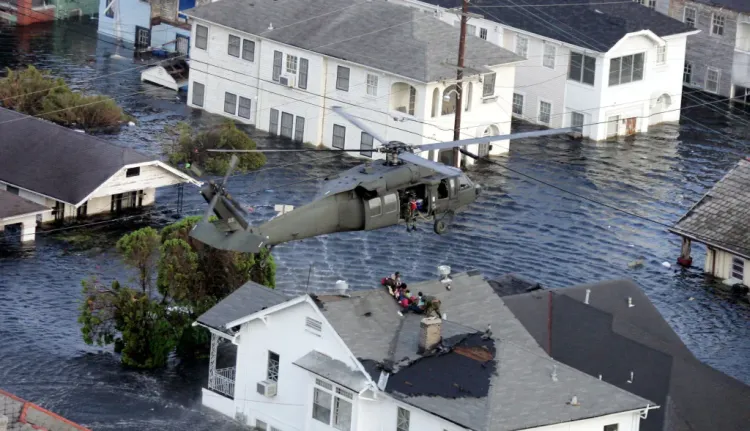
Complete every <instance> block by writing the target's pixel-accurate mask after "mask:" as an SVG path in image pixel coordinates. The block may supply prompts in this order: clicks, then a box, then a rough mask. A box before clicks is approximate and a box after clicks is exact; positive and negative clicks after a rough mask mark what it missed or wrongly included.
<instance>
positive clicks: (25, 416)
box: [0, 389, 91, 431]
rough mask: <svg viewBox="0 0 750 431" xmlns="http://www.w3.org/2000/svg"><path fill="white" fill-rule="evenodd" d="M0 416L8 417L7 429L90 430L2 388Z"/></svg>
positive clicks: (0, 393)
mask: <svg viewBox="0 0 750 431" xmlns="http://www.w3.org/2000/svg"><path fill="white" fill-rule="evenodd" d="M0 416H7V417H8V431H34V430H48V431H91V430H89V429H88V428H86V427H83V426H81V425H78V424H75V423H73V422H71V421H70V420H68V419H65V418H63V417H61V416H59V415H57V414H55V413H52V412H51V411H49V410H47V409H44V408H42V407H39V406H38V405H36V404H34V403H31V402H28V401H26V400H24V399H22V398H20V397H17V396H15V395H13V394H11V393H9V392H5V391H4V390H2V389H0Z"/></svg>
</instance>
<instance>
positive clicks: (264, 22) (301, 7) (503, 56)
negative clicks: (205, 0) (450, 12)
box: [184, 0, 522, 82]
mask: <svg viewBox="0 0 750 431" xmlns="http://www.w3.org/2000/svg"><path fill="white" fill-rule="evenodd" d="M321 11H333V12H335V13H333V14H321ZM184 13H185V14H186V15H189V16H191V17H195V18H198V19H202V20H206V21H209V22H213V23H216V24H220V25H223V26H226V27H229V28H233V29H237V30H239V31H242V32H245V33H250V34H254V35H259V36H262V37H264V38H268V39H271V40H274V41H277V42H281V43H284V44H287V45H291V46H296V47H299V48H302V49H307V50H310V51H314V52H318V53H320V54H324V55H328V56H331V57H335V58H339V59H343V60H347V61H351V62H354V63H358V64H363V65H366V66H370V67H373V68H376V69H380V70H383V71H386V72H391V73H394V74H398V75H401V76H405V77H408V78H412V79H415V80H417V81H420V82H433V81H437V80H440V79H443V78H452V77H455V74H456V68H455V67H451V66H450V65H449V64H450V63H454V62H455V61H456V60H455V57H456V52H458V42H459V40H458V39H459V37H458V35H459V33H458V31H459V29H457V28H455V27H453V26H451V25H450V24H447V23H444V22H440V21H438V20H436V19H434V18H433V17H432V16H430V15H429V14H424V13H422V12H420V11H418V10H415V9H412V8H408V7H405V6H401V5H396V4H392V3H388V2H385V1H373V2H361V1H360V2H355V1H354V0H316V1H310V0H283V1H277V0H222V1H220V2H215V3H210V4H207V5H203V6H200V7H197V8H194V9H190V10H188V11H185V12H184ZM271 24H273V27H274V28H275V30H268V28H269V26H270V25H271ZM287 26H288V27H287ZM384 29H387V31H383V30H384ZM520 60H522V59H521V57H519V56H517V55H516V54H514V53H512V52H510V51H508V50H506V49H503V48H501V47H499V46H497V45H494V44H492V43H490V42H487V41H484V40H481V39H479V38H470V39H469V40H467V44H466V61H465V65H466V66H467V67H469V68H472V69H477V70H479V71H482V72H486V71H489V70H488V69H487V68H486V67H485V66H488V65H489V66H493V65H499V64H505V63H511V62H516V61H520ZM454 64H455V63H454Z"/></svg>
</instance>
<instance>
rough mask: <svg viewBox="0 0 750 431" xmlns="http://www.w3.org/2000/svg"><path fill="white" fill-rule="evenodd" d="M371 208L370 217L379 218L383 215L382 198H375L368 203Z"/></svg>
mask: <svg viewBox="0 0 750 431" xmlns="http://www.w3.org/2000/svg"><path fill="white" fill-rule="evenodd" d="M367 204H368V205H369V206H370V216H371V217H377V216H379V215H381V214H383V208H382V207H381V206H380V198H374V199H370V200H369V201H367Z"/></svg>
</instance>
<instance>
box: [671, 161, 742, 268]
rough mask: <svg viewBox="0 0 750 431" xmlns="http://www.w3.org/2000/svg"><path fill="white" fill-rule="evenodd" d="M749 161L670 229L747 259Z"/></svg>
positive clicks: (722, 181)
mask: <svg viewBox="0 0 750 431" xmlns="http://www.w3.org/2000/svg"><path fill="white" fill-rule="evenodd" d="M748 224H750V160H740V161H739V163H737V166H735V167H734V168H732V169H731V170H730V171H729V172H728V173H727V174H726V175H725V176H724V178H722V179H721V180H719V182H717V183H716V185H714V186H713V188H711V190H709V191H708V193H706V194H705V195H704V196H703V198H701V200H700V201H698V203H696V204H695V205H693V207H692V208H690V210H689V211H688V212H687V213H686V214H685V215H684V216H682V218H681V219H680V220H679V221H678V222H677V223H676V224H675V225H674V226H673V227H672V228H671V229H670V231H672V232H674V233H677V234H685V235H687V236H690V237H693V238H694V239H695V240H697V241H700V242H704V243H706V244H710V245H713V246H716V247H719V248H722V249H724V250H727V251H730V252H733V253H735V254H739V255H742V256H745V257H746V258H748V259H750V229H748Z"/></svg>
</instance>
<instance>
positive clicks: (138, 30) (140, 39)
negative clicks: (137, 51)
mask: <svg viewBox="0 0 750 431" xmlns="http://www.w3.org/2000/svg"><path fill="white" fill-rule="evenodd" d="M149 46H151V29H148V28H145V27H140V26H135V47H136V48H148V47H149Z"/></svg>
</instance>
